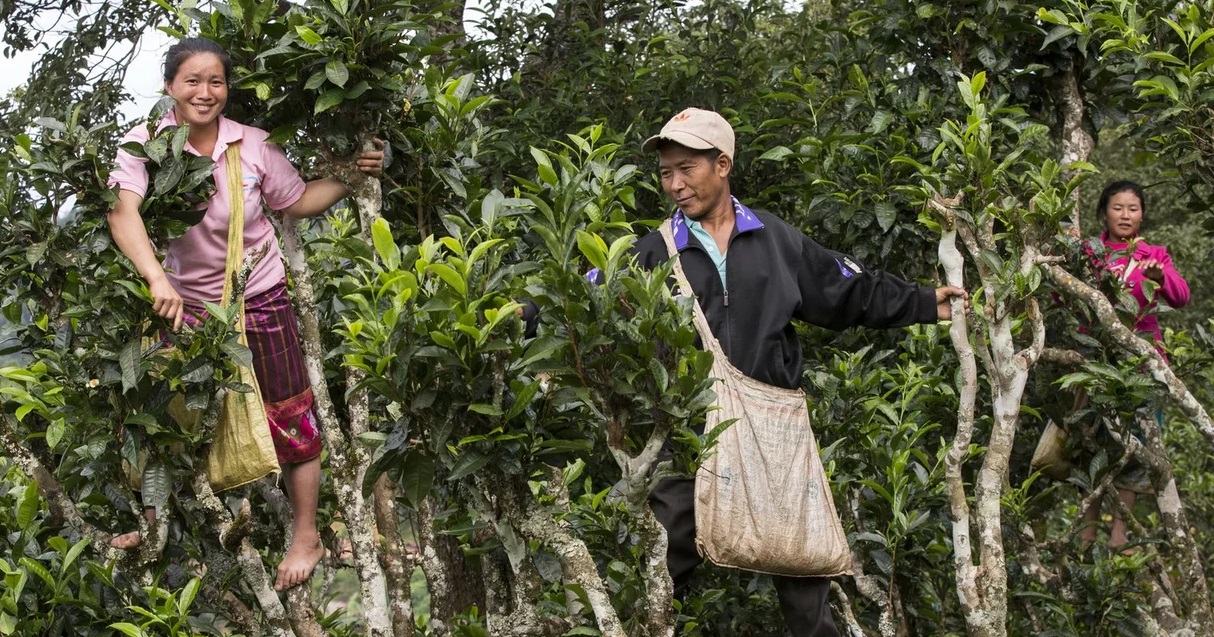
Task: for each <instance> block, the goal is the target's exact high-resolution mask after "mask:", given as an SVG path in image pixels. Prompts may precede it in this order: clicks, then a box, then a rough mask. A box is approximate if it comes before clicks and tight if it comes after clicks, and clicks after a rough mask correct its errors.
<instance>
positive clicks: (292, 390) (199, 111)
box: [109, 38, 383, 590]
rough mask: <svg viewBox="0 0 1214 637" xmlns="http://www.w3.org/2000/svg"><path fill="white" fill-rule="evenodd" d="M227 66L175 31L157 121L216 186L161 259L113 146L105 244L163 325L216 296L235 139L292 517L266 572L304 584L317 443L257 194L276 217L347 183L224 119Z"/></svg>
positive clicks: (250, 296)
mask: <svg viewBox="0 0 1214 637" xmlns="http://www.w3.org/2000/svg"><path fill="white" fill-rule="evenodd" d="M231 70H232V62H231V59H230V58H229V57H228V54H227V53H226V52H225V51H224V50H223V48H222V47H220V46H219V45H218V44H216V43H214V42H212V41H210V40H206V39H203V38H187V39H183V40H181V41H179V42H178V43H176V44H175V45H173V46H172V47H171V48H170V49H169V51H168V53H167V54H166V56H165V62H164V90H165V93H166V94H168V95H169V96H170V97H172V98H173V100H174V101H175V104H174V106H173V109H172V111H171V112H170V113H169V114H168V115H166V116H165V118H164V120H162V121H161V122H160V126H162V127H163V126H168V125H172V124H189V129H190V132H189V141H188V143H187V145H186V148H187V149H188V150H189V151H190V152H193V153H195V154H197V155H203V156H207V157H210V158H212V159H213V160H215V172H214V175H215V183H216V186H217V191H216V193H215V195H214V196H213V197H212V198H211V200H210V202H209V203H208V206H207V211H206V214H205V216H204V217H203V219H202V221H200V222H199V223H197V224H196V225H194V226H193V227H191V228H190V229H189V230H188V231H187V232H186V233H185V234H183V235H182V236H180V237H178V238H177V239H174V240H173V241H171V242H170V243H169V245H168V246H167V250H166V252H167V256H166V258H165V261H164V264H163V265H162V264H161V263H160V259H159V258H158V257H157V256H156V251H155V249H154V248H153V246H152V243H151V241H150V239H149V238H148V234H147V230H146V228H145V227H144V223H143V219H142V217H141V216H140V213H139V206H140V204H141V203H142V201H143V197H144V196H145V195H146V193H147V187H148V173H147V170H146V167H145V165H144V161H145V160H142V159H139V158H136V157H133V156H131V155H130V154H128V153H126V152H124V151H121V150H120V151H119V152H118V157H117V159H116V167H115V169H114V171H113V173H112V174H111V175H110V183H111V184H112V185H113V184H116V185H118V186H119V188H120V190H119V193H118V203H117V205H115V206H114V209H113V210H111V211H110V213H109V224H110V232H111V233H112V235H113V237H114V242H115V243H116V244H118V247H119V249H121V250H122V253H123V254H125V255H126V256H127V257H128V258H130V260H131V261H132V262H133V263H134V264H135V268H136V269H137V270H138V272H139V274H140V275H141V276H142V277H143V278H144V279H145V280H146V281H147V285H148V290H149V291H150V292H151V296H152V304H153V305H152V307H153V309H154V310H155V312H156V313H157V314H158V315H160V316H162V317H164V318H165V319H167V320H168V321H170V322H171V323H172V326H173V329H174V330H177V329H179V328H180V327H181V324H182V322H194V321H196V320H197V319H195V318H194V316H192V315H190V314H187V312H186V310H187V308H188V309H189V310H190V312H191V313H192V314H194V315H200V314H202V302H204V301H212V302H219V301H220V297H221V295H222V293H223V286H224V271H225V265H226V257H227V237H228V219H229V203H228V202H229V192H228V191H229V188H228V179H227V161H226V158H225V155H224V151H225V150H226V149H227V148H228V147H229V146H230V145H232V144H236V143H239V144H240V164H241V166H240V169H241V175H242V189H243V191H244V192H243V195H244V209H245V218H244V245H245V248H246V250H252V249H256V248H264V249H266V256H265V257H264V258H263V259H262V260H261V261H260V262H259V263H258V264H257V266H256V267H255V268H254V269H253V272H252V273H251V274H250V276H249V279H248V282H247V285H246V288H245V313H246V318H245V330H246V335H247V338H248V341H249V349H250V350H252V353H253V359H254V363H253V369H254V372H255V374H256V376H257V380H258V383H259V384H260V386H261V393H262V400H263V401H264V403H265V406H266V415H267V416H268V418H269V420H270V429H271V433H272V435H273V438H274V446H275V450H276V452H277V455H278V459H279V464H280V465H281V466H282V470H283V477H284V482H285V486H286V489H287V494H288V496H289V498H290V501H291V509H292V513H293V517H294V520H293V535H292V538H293V539H292V542H291V546H290V548H289V549H288V550H287V554H286V556H285V557H284V558H283V561H282V563H281V564H280V565H279V567H278V574H277V578H276V580H275V588H277V589H278V590H285V589H287V588H291V587H292V586H295V585H297V584H300V583H302V582H304V581H306V580H307V579H308V577H309V576H311V574H312V570H313V569H314V568H315V566H316V564H317V563H318V562H319V561H320V558H321V557H322V556H323V554H324V547H323V546H322V545H321V542H320V535H319V533H318V531H317V529H316V507H317V501H318V498H319V492H320V450H321V441H320V435H319V432H318V431H317V428H316V416H315V414H314V413H313V412H312V402H313V400H312V390H311V384H310V381H309V379H308V374H307V370H306V369H305V367H304V363H303V354H302V350H301V347H300V340H299V328H298V325H297V324H296V320H295V314H294V311H293V310H292V307H291V301H290V298H289V297H288V295H287V286H286V270H285V269H284V267H283V260H282V254H281V252H280V251H279V249H278V237H277V236H276V235H275V232H274V227H273V225H271V223H270V220H269V219H268V218H267V217H266V215H265V211H264V210H263V208H262V201H264V202H265V203H266V205H268V206H269V207H270V208H272V209H275V210H279V211H281V212H282V213H283V214H285V215H289V216H292V217H297V218H304V217H312V216H315V215H319V214H321V213H323V212H325V211H326V210H328V209H329V208H330V207H332V206H333V205H334V204H336V203H337V202H338V201H340V200H341V199H342V198H344V197H345V196H346V195H348V194H349V191H348V189H347V188H346V186H345V184H343V183H342V182H340V181H338V180H336V179H319V180H315V181H310V182H306V183H305V182H304V181H303V179H302V178H300V176H299V173H298V171H296V170H295V167H294V166H292V165H291V163H290V162H289V161H288V160H287V157H286V155H285V154H283V152H282V149H280V148H279V147H278V146H276V145H275V144H272V143H269V142H267V141H266V138H267V133H266V132H265V131H263V130H260V129H257V128H253V127H251V126H244V125H242V124H238V123H236V122H233V121H231V120H229V119H227V118H225V117H223V115H222V113H223V108H224V105H225V104H226V103H227V99H228V80H229V78H230V77H231ZM147 138H148V133H147V128H146V127H144V126H138V127H136V128H135V129H133V130H132V131H131V132H130V133H128V134H127V137H126V139H125V140H124V141H131V140H134V141H140V142H142V141H146V140H147ZM357 165H358V167H359V169H360V170H362V171H363V172H365V173H369V174H373V175H374V174H378V173H379V171H380V169H381V167H382V165H383V152H382V151H380V150H375V151H368V152H364V153H363V154H362V155H361V156H360V157H359V158H358V160H357ZM139 543H140V538H139V535H138V533H128V534H125V535H122V536H119V537H117V538H115V539H114V542H113V544H114V546H117V547H119V548H133V547H136V546H138V545H139Z"/></svg>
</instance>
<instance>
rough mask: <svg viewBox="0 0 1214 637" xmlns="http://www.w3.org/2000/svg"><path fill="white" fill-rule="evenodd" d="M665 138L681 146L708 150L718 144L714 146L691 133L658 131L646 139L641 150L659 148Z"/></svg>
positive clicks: (648, 151)
mask: <svg viewBox="0 0 1214 637" xmlns="http://www.w3.org/2000/svg"><path fill="white" fill-rule="evenodd" d="M663 140H666V141H671V142H674V143H676V144H679V145H680V146H686V147H688V148H693V149H695V150H708V149H710V148H716V146H713V145H712V144H711V143H709V142H706V141H704V140H703V139H701V138H699V137H696V136H695V135H692V134H691V133H683V132H679V131H671V132H669V133H658V134H657V135H654V136H653V137H650V138H649V139H647V140H645V143H644V144H641V150H643V151H645V152H647V153H650V152H653V151H654V150H657V148H658V143H659V142H661V141H663Z"/></svg>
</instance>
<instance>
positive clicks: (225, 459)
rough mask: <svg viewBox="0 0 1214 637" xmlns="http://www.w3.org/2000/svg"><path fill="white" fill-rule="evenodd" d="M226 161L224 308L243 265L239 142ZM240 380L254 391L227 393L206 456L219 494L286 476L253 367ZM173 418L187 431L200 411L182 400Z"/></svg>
mask: <svg viewBox="0 0 1214 637" xmlns="http://www.w3.org/2000/svg"><path fill="white" fill-rule="evenodd" d="M224 157H225V158H226V159H227V180H228V201H229V207H230V209H231V210H230V213H231V216H230V218H229V221H228V255H227V263H226V265H225V268H224V282H223V298H222V299H221V301H220V304H221V305H224V306H227V305H228V304H229V303H232V302H233V299H232V298H231V297H232V284H233V279H234V275H235V273H237V272H239V271H240V267H241V265H242V263H243V262H244V184H243V178H242V174H241V167H240V144H239V143H234V144H232V145H230V146H228V148H227V150H226V151H224ZM239 302H240V317H239V318H238V319H237V321H236V325H237V329H239V330H240V342H241V344H242V345H245V346H246V347H247V346H248V344H249V342H248V339H247V338H246V337H245V315H244V297H243V296H242V297H241V298H240V300H239ZM237 379H238V380H239V381H240V382H241V383H244V384H246V385H248V386H250V387H252V388H253V390H252V391H249V392H238V391H228V392H225V393H224V398H223V407H222V411H221V412H220V416H219V422H218V423H216V425H215V431H214V432H213V433H212V437H211V448H210V449H209V450H208V451H207V477H208V478H209V479H210V482H211V488H212V489H214V490H216V491H223V490H225V489H231V488H233V487H238V486H241V485H244V484H248V483H250V482H253V481H254V480H257V479H259V478H262V477H264V476H267V475H269V474H271V473H277V472H279V471H281V468H280V467H279V466H278V454H277V453H276V452H275V451H274V438H273V436H272V435H271V434H270V425H269V422H268V420H267V418H266V409H265V405H264V404H263V403H262V400H261V388H260V386H259V385H258V383H257V376H256V374H254V373H253V370H252V369H250V368H248V367H243V366H242V367H239V369H238V376H237ZM169 414H170V415H172V416H173V418H175V419H177V421H178V422H180V423H181V424H182V425H183V426H191V427H193V426H197V425H198V421H199V420H200V419H201V416H202V412H201V410H192V411H191V410H187V409H186V408H185V401H184V400H183V399H182V398H181V397H180V396H179V397H177V398H175V399H174V400H173V401H172V402H171V403H170V404H169Z"/></svg>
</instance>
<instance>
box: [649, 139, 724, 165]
mask: <svg viewBox="0 0 1214 637" xmlns="http://www.w3.org/2000/svg"><path fill="white" fill-rule="evenodd" d="M671 146H678V147H679V148H686V149H687V150H689V151H691V152H692V153H695V154H696V155H699V156H701V157H703V158H705V159H707V160H708V161H709V162H714V161H716V160H717V157H720V156H721V149H720V148H690V147H688V146H684V145H682V144H680V143H678V142H676V141H674V140H673V139H659V140H658V152H659V153H660V152H662V151H663V150H665V149H667V148H670V147H671Z"/></svg>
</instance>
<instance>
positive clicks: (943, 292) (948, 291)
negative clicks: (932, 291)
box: [936, 285, 970, 321]
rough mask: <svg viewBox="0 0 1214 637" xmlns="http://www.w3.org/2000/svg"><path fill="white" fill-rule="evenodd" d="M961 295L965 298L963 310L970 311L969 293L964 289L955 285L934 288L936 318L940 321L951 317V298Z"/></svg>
mask: <svg viewBox="0 0 1214 637" xmlns="http://www.w3.org/2000/svg"><path fill="white" fill-rule="evenodd" d="M954 297H961V298H962V299H964V300H965V311H966V312H969V311H970V295H969V293H968V292H966V291H965V290H962V289H961V288H959V287H957V286H955V285H946V286H944V287H939V288H936V318H937V319H938V320H941V321H947V320H949V319H951V318H953V298H954Z"/></svg>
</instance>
